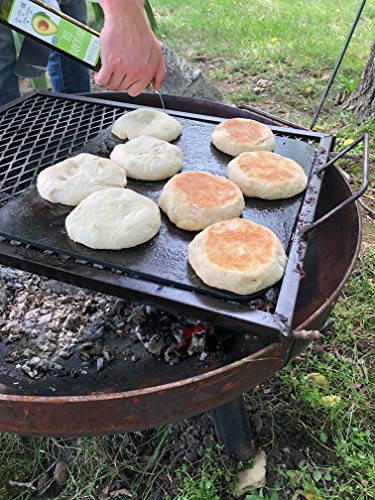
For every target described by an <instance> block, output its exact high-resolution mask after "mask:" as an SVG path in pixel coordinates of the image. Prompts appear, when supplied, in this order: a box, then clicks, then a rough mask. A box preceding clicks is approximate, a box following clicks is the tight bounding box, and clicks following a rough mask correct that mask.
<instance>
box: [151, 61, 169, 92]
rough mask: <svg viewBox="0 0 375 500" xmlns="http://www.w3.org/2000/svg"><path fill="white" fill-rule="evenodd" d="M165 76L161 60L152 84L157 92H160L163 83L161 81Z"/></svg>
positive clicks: (165, 71)
mask: <svg viewBox="0 0 375 500" xmlns="http://www.w3.org/2000/svg"><path fill="white" fill-rule="evenodd" d="M166 76H167V68H166V66H165V64H164V60H162V61H161V63H160V64H159V67H158V69H157V70H156V73H155V76H154V81H153V84H152V86H153V87H154V89H155V90H157V91H158V92H159V91H160V86H161V84H162V83H163V80H164V78H165V77H166Z"/></svg>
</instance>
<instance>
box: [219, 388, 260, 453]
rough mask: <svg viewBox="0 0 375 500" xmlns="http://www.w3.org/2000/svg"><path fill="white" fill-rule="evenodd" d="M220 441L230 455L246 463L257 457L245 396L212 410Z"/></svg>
mask: <svg viewBox="0 0 375 500" xmlns="http://www.w3.org/2000/svg"><path fill="white" fill-rule="evenodd" d="M212 415H213V418H214V426H215V431H216V435H217V438H218V441H219V443H220V444H222V445H223V446H224V448H225V451H226V452H227V453H228V455H231V456H232V457H234V458H235V459H236V460H239V461H240V460H241V461H242V462H246V461H247V460H249V458H251V457H254V456H255V448H254V442H253V437H252V434H251V429H250V423H249V418H248V416H247V414H246V409H245V403H244V398H243V396H240V397H238V398H237V399H234V400H233V401H230V402H229V403H226V404H224V405H222V406H218V407H217V408H214V409H213V410H212Z"/></svg>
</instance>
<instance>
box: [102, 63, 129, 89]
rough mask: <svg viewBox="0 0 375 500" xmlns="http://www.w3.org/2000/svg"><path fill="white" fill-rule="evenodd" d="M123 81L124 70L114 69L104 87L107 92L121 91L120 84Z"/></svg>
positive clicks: (124, 76)
mask: <svg viewBox="0 0 375 500" xmlns="http://www.w3.org/2000/svg"><path fill="white" fill-rule="evenodd" d="M125 79H126V70H125V69H124V68H115V69H114V71H113V73H112V76H111V79H110V80H109V82H108V83H107V85H106V87H107V89H108V90H121V85H122V82H123V81H124V80H125Z"/></svg>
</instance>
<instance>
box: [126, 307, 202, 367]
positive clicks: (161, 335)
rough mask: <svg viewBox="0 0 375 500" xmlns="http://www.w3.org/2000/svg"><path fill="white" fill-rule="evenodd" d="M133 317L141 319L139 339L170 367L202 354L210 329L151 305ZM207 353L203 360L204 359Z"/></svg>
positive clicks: (136, 328) (138, 328) (139, 320)
mask: <svg viewBox="0 0 375 500" xmlns="http://www.w3.org/2000/svg"><path fill="white" fill-rule="evenodd" d="M135 309H136V310H135V311H133V313H132V315H131V318H133V319H134V318H135V319H137V320H138V325H137V326H136V327H135V333H136V335H137V338H138V339H139V340H140V342H141V343H142V345H143V347H144V348H145V349H146V351H147V352H149V353H150V354H152V355H153V356H155V357H158V358H160V359H162V360H164V361H165V362H167V363H169V364H175V363H178V362H179V361H180V360H181V359H183V358H184V357H187V356H193V355H199V356H200V355H202V354H203V353H204V352H205V349H206V336H207V333H208V331H209V330H210V327H208V326H206V325H204V324H201V323H199V322H196V321H193V320H191V319H188V318H185V317H184V316H174V315H172V314H170V313H167V312H164V311H161V310H159V309H157V308H154V307H149V306H136V307H135ZM206 357H207V353H206V354H205V355H204V356H203V357H202V358H201V359H202V360H204V359H205V358H206Z"/></svg>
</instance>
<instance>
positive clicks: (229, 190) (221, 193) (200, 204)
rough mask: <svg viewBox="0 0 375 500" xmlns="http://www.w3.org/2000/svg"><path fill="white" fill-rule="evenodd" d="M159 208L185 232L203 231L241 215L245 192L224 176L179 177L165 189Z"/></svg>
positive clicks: (201, 173)
mask: <svg viewBox="0 0 375 500" xmlns="http://www.w3.org/2000/svg"><path fill="white" fill-rule="evenodd" d="M159 206H160V208H161V209H162V210H163V212H165V213H166V214H167V216H168V217H169V219H170V220H171V221H172V222H173V223H174V224H176V226H177V227H179V228H181V229H186V230H188V231H199V230H200V229H204V228H205V227H207V226H209V225H210V224H213V223H214V222H218V221H221V220H226V219H232V218H233V217H238V216H239V215H241V213H242V210H243V209H244V206H245V202H244V198H243V195H242V193H241V190H240V189H239V188H238V187H237V186H236V185H235V184H234V183H233V182H231V181H229V180H228V179H226V178H225V177H222V176H220V175H212V174H209V173H208V172H184V173H182V174H177V175H175V176H174V177H172V179H170V180H169V181H168V182H167V183H166V184H165V186H164V189H163V191H162V194H161V196H160V199H159Z"/></svg>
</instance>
